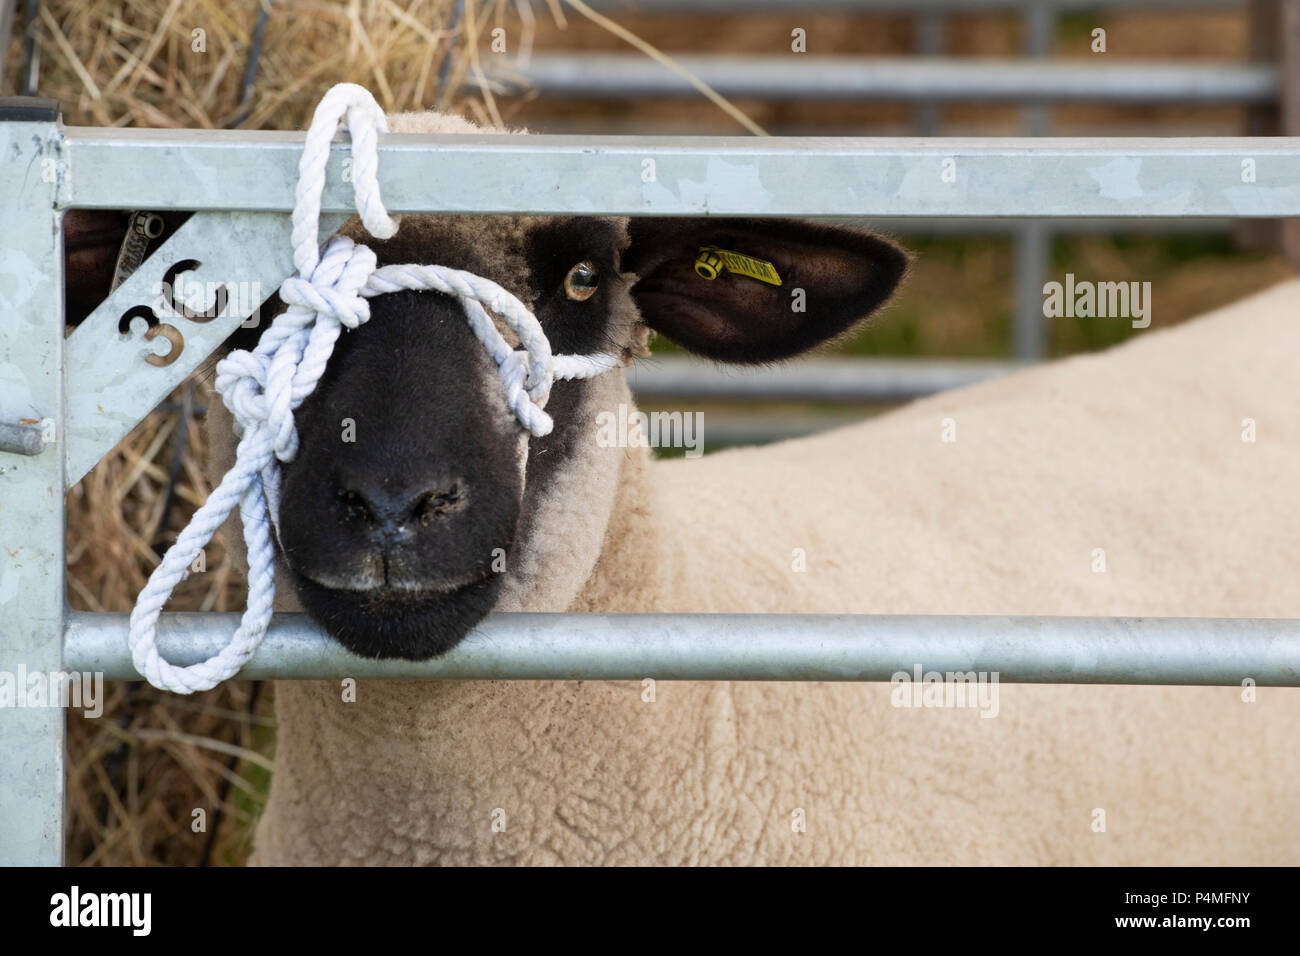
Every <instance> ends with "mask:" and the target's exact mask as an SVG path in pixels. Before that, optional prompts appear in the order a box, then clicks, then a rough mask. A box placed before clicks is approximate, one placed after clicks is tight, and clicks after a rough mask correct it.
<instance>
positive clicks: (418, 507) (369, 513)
mask: <svg viewBox="0 0 1300 956" xmlns="http://www.w3.org/2000/svg"><path fill="white" fill-rule="evenodd" d="M339 497H340V498H342V499H343V504H344V506H345V507H346V509H347V514H348V517H349V518H351V519H352V520H354V521H358V522H361V523H363V524H365V525H366V526H367V527H368V528H369V529H371V530H372V531H374V532H378V533H379V534H381V535H383V536H385V537H399V536H402V535H404V534H409V533H412V532H414V531H416V530H418V529H419V528H422V527H427V526H429V525H430V524H432V523H433V522H434V521H436V520H438V519H439V518H441V517H445V516H447V515H450V514H455V513H456V512H458V511H462V510H464V508H465V506H466V505H467V504H468V503H469V498H468V495H467V494H466V491H465V486H464V483H463V482H461V481H458V480H457V481H448V482H446V483H444V484H441V485H439V486H436V487H424V488H420V489H418V490H415V491H412V490H411V488H410V487H406V486H401V485H396V484H391V483H389V482H385V481H384V480H383V479H378V480H376V481H373V482H357V481H354V482H348V483H343V484H341V485H340V490H339Z"/></svg>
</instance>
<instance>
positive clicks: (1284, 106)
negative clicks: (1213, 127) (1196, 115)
mask: <svg viewBox="0 0 1300 956" xmlns="http://www.w3.org/2000/svg"><path fill="white" fill-rule="evenodd" d="M1279 19H1280V23H1281V29H1280V31H1279V32H1280V33H1281V35H1282V43H1281V59H1280V62H1279V63H1278V78H1279V84H1280V86H1281V91H1280V92H1281V100H1280V105H1281V109H1280V110H1279V114H1280V116H1281V126H1282V135H1283V136H1297V135H1300V0H1282V5H1281V11H1280V17H1279ZM1282 254H1283V255H1284V256H1285V257H1286V260H1287V261H1288V262H1290V263H1291V265H1292V267H1293V268H1300V220H1298V219H1286V220H1283V222H1282Z"/></svg>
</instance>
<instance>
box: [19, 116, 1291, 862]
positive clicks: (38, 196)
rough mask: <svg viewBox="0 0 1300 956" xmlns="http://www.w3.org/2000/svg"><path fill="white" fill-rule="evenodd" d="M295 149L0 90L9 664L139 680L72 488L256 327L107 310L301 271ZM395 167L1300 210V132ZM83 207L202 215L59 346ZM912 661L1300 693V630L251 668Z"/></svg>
mask: <svg viewBox="0 0 1300 956" xmlns="http://www.w3.org/2000/svg"><path fill="white" fill-rule="evenodd" d="M302 141H303V134H301V133H280V132H237V131H206V132H195V131H169V130H148V129H133V130H105V129H88V128H71V127H70V128H65V127H63V126H62V124H61V123H60V122H59V120H58V117H57V113H56V106H55V104H53V102H52V101H34V100H22V101H8V102H7V103H0V208H3V209H4V210H5V212H6V217H5V227H6V228H5V231H4V233H3V235H0V446H2V447H3V448H4V449H5V450H3V451H0V545H3V547H4V553H0V620H3V622H4V624H3V629H2V630H0V671H8V672H10V673H17V672H19V671H20V670H22V671H25V672H27V673H31V672H35V671H61V670H65V669H66V670H77V671H86V670H89V671H102V672H103V673H104V674H105V675H106V676H107V677H109V678H128V677H130V676H132V675H133V672H132V671H131V669H130V658H129V654H128V652H127V648H126V640H125V635H126V616H125V615H111V614H86V613H81V612H72V611H70V610H69V609H68V607H67V603H66V596H65V588H64V573H65V571H64V507H63V492H64V491H65V490H66V489H67V488H69V487H71V486H72V485H73V484H75V483H76V482H77V481H78V480H79V479H80V478H81V477H82V476H83V475H84V474H85V473H86V472H87V471H88V470H90V469H91V468H92V467H93V466H94V465H95V463H96V462H97V461H98V460H99V459H100V458H101V457H102V456H103V455H105V454H106V453H107V452H109V451H110V450H111V449H112V448H113V446H114V445H115V444H116V443H117V442H118V441H119V440H120V439H121V438H122V437H124V436H125V435H126V434H127V432H128V431H129V430H130V429H131V428H132V427H134V425H135V424H136V423H137V422H139V420H140V419H142V418H143V417H144V415H145V414H147V413H148V412H149V411H150V410H151V409H152V408H153V407H154V406H155V405H156V404H157V403H158V402H159V401H161V400H162V399H163V398H164V397H165V396H166V395H167V394H168V393H169V392H170V391H171V390H172V389H173V388H174V387H175V386H176V385H178V384H180V382H181V381H182V380H183V379H184V378H185V376H186V375H188V374H189V373H190V372H191V371H193V370H194V368H195V367H197V366H198V364H199V363H200V362H201V361H202V360H203V359H204V358H206V357H207V356H208V355H209V354H210V353H211V352H212V351H213V350H214V349H215V348H216V347H217V346H218V345H219V344H220V343H221V342H222V341H223V340H224V339H225V338H226V337H227V335H228V334H229V333H230V332H232V331H233V330H234V328H235V327H236V326H237V325H238V324H239V323H240V322H241V321H242V320H243V319H244V318H245V314H241V311H242V310H241V308H239V307H232V308H231V309H229V310H228V312H227V314H226V315H224V316H221V317H218V318H215V319H212V320H211V321H204V322H199V321H187V320H182V319H178V320H176V321H177V322H178V324H179V326H180V328H179V331H180V332H181V333H182V336H183V344H182V346H181V347H180V349H179V351H178V354H177V355H176V356H175V357H174V360H173V361H171V362H170V364H166V365H162V366H156V365H153V364H149V363H147V362H146V360H145V359H146V357H147V356H148V355H150V354H151V353H154V354H156V353H159V352H162V351H164V350H165V347H164V339H163V337H161V336H159V337H157V338H154V339H152V340H150V339H145V338H143V337H142V336H141V335H140V334H139V333H138V332H133V333H131V334H127V335H121V334H119V333H118V331H117V329H118V323H119V319H120V317H121V316H122V314H123V313H124V312H125V311H126V310H127V309H129V308H130V307H132V306H136V305H147V304H148V303H149V302H151V300H152V299H153V297H154V295H153V286H154V284H155V283H156V282H157V281H158V280H159V279H160V278H161V276H162V275H163V273H164V271H165V268H166V267H167V266H169V265H171V264H174V263H176V262H178V261H180V260H182V259H198V260H200V265H199V266H198V267H197V268H195V269H194V270H193V271H192V274H193V276H194V278H195V279H197V280H203V279H205V277H207V278H212V279H227V280H228V279H229V277H230V276H233V275H238V276H241V277H244V278H245V279H246V280H247V281H250V282H257V283H259V284H260V285H261V287H262V288H263V289H266V290H268V293H269V291H271V290H274V289H276V288H277V287H278V286H279V284H280V281H281V280H282V279H284V278H285V277H286V276H287V275H289V273H290V271H291V268H292V265H291V262H290V257H289V241H288V235H289V229H290V224H289V216H288V215H287V213H288V212H289V211H290V210H291V209H292V207H293V204H294V186H295V183H296V181H297V163H298V158H299V154H300V152H301V147H302ZM380 153H381V161H380V176H381V184H382V189H383V195H384V200H385V202H386V204H387V206H388V208H389V210H390V211H392V212H394V213H399V212H448V213H533V214H539V215H547V214H589V215H600V214H612V215H667V216H704V215H733V214H734V215H757V216H805V217H828V218H831V217H844V216H862V217H943V218H968V217H1111V218H1116V217H1120V218H1129V217H1173V218H1176V217H1189V216H1190V217H1229V218H1240V217H1297V216H1300V138H1282V137H1278V138H1217V139H1123V140H1116V141H1103V140H1089V139H935V138H930V139H878V138H871V139H868V138H845V139H826V138H808V139H804V138H798V139H782V138H774V139H752V138H748V137H727V138H686V137H659V138H642V137H585V136H584V137H577V136H526V137H517V136H504V135H491V136H451V137H447V136H412V135H403V136H396V135H395V136H389V137H386V138H385V140H384V141H383V142H382V143H381V145H380ZM347 156H348V147H347V146H346V144H342V143H340V144H337V145H336V146H335V148H334V151H333V155H332V156H331V159H330V164H329V167H328V170H327V179H326V182H327V185H326V189H325V193H324V197H323V200H322V210H323V212H324V213H325V214H326V215H325V216H324V217H323V222H322V225H323V228H324V229H325V230H332V229H335V228H337V227H338V225H340V224H341V223H342V222H343V220H344V218H345V216H346V215H347V214H348V213H349V212H350V210H351V208H352V197H351V187H350V186H349V185H348V184H347V182H346V181H345V176H344V167H343V163H344V160H345V159H346V158H347ZM1247 160H1250V161H1252V164H1253V169H1254V180H1253V181H1250V182H1247V181H1245V177H1243V175H1242V169H1243V163H1244V162H1245V161H1247ZM647 161H650V162H649V163H647ZM650 168H653V170H654V173H655V174H654V176H653V177H647V176H646V175H645V172H646V170H647V169H650ZM647 179H649V180H650V181H647ZM70 208H101V209H124V208H125V209H131V208H135V209H152V210H166V209H188V210H195V211H196V215H194V216H193V217H192V218H191V219H190V220H189V221H188V222H187V224H186V225H185V226H184V227H183V228H182V229H181V230H180V231H178V232H177V233H176V235H175V236H173V237H172V238H171V239H170V240H169V241H168V242H167V243H166V244H165V245H164V246H163V247H162V248H161V249H160V250H159V251H158V252H156V253H155V254H154V256H153V257H151V259H150V260H148V262H147V263H146V266H145V267H142V268H141V269H140V270H138V271H137V272H136V273H135V274H134V275H132V276H131V277H130V278H129V279H128V280H127V281H126V282H124V283H123V284H122V285H121V286H120V287H119V288H118V289H117V290H116V291H115V292H113V293H112V294H111V295H110V296H109V298H108V299H107V300H106V301H105V302H104V304H103V305H101V306H100V307H99V308H98V309H96V310H95V312H94V313H93V314H92V315H91V316H90V317H89V318H88V319H86V320H85V321H84V322H83V323H82V324H81V325H80V326H78V328H77V329H76V331H75V332H74V333H73V334H72V335H71V336H69V337H67V338H66V340H65V337H64V323H63V258H62V235H61V229H62V215H63V213H64V212H65V211H66V210H68V209H70ZM232 303H235V305H236V306H237V304H238V297H235V298H232ZM214 625H215V627H214ZM232 629H233V628H232V626H231V622H230V620H229V618H223V617H222V616H220V615H190V614H168V615H164V618H163V622H162V626H161V628H160V646H161V649H162V650H163V652H164V653H165V654H166V655H167V656H168V657H169V658H171V659H173V660H176V661H178V662H190V661H192V660H194V659H197V658H198V657H200V656H204V655H206V654H208V653H209V652H210V650H211V649H212V647H213V646H214V644H216V643H219V642H220V641H221V640H223V637H222V635H224V634H228V633H230V631H231V630H232ZM916 660H925V661H927V662H928V665H929V666H933V667H934V668H936V669H940V670H960V671H971V670H974V671H997V672H999V675H1000V679H1001V680H1003V681H1007V682H1014V681H1029V682H1038V683H1042V682H1063V683H1141V684H1173V683H1178V684H1223V685H1240V684H1241V683H1243V682H1244V681H1247V680H1249V681H1253V682H1254V683H1255V684H1257V685H1260V686H1264V685H1278V686H1300V621H1294V620H1249V619H1241V620H1206V619H1193V618H1171V619H1137V618H1041V617H1034V618H1029V617H961V616H853V615H564V614H551V615H537V614H515V615H506V614H502V615H495V616H493V617H492V618H490V619H489V621H488V622H487V623H486V624H485V625H484V626H483V627H482V628H480V629H479V631H478V632H477V633H476V634H475V635H474V636H472V637H471V638H470V639H468V640H467V641H466V642H465V643H464V644H462V645H461V646H459V647H458V648H456V649H455V650H453V651H452V652H451V653H449V654H447V655H446V656H445V657H442V658H439V659H438V660H436V661H430V662H424V663H419V664H411V663H405V662H393V661H365V660H362V659H361V658H356V657H353V656H351V655H350V654H348V653H347V652H346V651H344V650H343V649H342V648H341V647H339V646H338V645H336V644H335V643H334V642H332V641H330V640H328V638H326V637H325V636H324V635H323V634H322V633H321V632H320V631H318V630H317V629H316V628H315V627H314V626H313V625H311V624H310V622H308V621H306V620H305V619H303V618H301V617H300V616H296V615H280V616H277V618H276V620H275V622H274V623H273V625H272V628H271V631H270V633H269V635H268V638H267V640H266V642H265V643H264V644H263V646H262V648H261V650H260V651H259V652H258V654H257V655H256V656H255V657H254V658H253V659H252V661H251V662H250V663H249V665H248V667H247V668H245V670H244V671H243V672H242V675H241V676H245V677H250V678H251V677H258V678H269V677H281V678H309V677H312V678H326V677H330V678H333V677H343V676H350V677H380V678H383V677H398V676H400V677H404V678H457V679H467V678H556V679H558V678H642V677H645V676H647V675H652V676H655V677H659V678H661V679H742V680H818V681H822V680H850V681H867V680H888V679H889V676H890V675H891V674H892V673H894V672H896V671H897V670H900V669H903V670H905V669H907V668H908V667H910V666H911V665H910V663H908V662H912V661H916ZM0 721H3V732H2V733H0V863H45V864H57V863H59V862H60V861H61V859H62V842H63V835H62V825H63V735H64V714H63V712H62V710H61V709H59V708H57V707H45V708H30V709H9V708H6V709H3V710H0Z"/></svg>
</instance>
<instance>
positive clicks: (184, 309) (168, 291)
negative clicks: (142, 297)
mask: <svg viewBox="0 0 1300 956" xmlns="http://www.w3.org/2000/svg"><path fill="white" fill-rule="evenodd" d="M200 265H202V263H201V262H199V261H198V260H197V259H181V260H180V261H179V262H177V263H176V264H175V265H173V266H172V267H171V268H169V269H168V270H167V271H166V272H165V273H163V279H162V294H163V296H164V297H165V301H166V303H167V305H168V306H169V307H170V311H171V315H177V316H180V317H182V318H185V319H189V320H190V321H191V322H211V321H212V320H213V319H215V318H216V317H217V316H219V315H221V313H222V312H224V311H225V309H226V299H227V290H226V287H225V286H221V287H220V288H218V289H217V292H216V301H215V302H214V303H213V304H212V308H210V309H208V310H207V311H206V312H195V311H193V310H192V309H191V308H190V307H189V306H187V305H186V304H185V303H184V302H181V301H178V300H177V298H176V280H177V278H178V277H179V276H180V274H181V273H182V272H188V271H190V270H192V269H197V268H198V267H199V266H200ZM168 317H170V316H168ZM135 319H144V321H145V322H146V324H147V325H148V328H146V329H145V332H144V338H145V341H146V342H151V341H153V340H154V339H156V338H158V337H159V336H161V337H162V338H164V339H166V340H167V341H168V342H169V343H170V344H171V348H170V349H168V351H167V354H166V355H156V354H154V353H152V352H151V353H149V354H148V355H146V356H145V358H144V360H145V361H146V362H148V363H149V364H150V365H155V366H164V365H171V364H172V363H173V362H175V361H176V360H177V359H178V358H180V356H181V352H182V351H184V349H185V336H184V335H182V334H181V330H180V329H178V328H176V326H174V325H171V324H170V323H168V322H164V321H162V319H163V316H160V315H159V314H158V312H156V311H155V310H154V307H153V305H136V306H132V307H131V308H129V309H127V310H126V311H125V312H123V313H122V317H121V318H120V319H119V320H118V323H117V331H118V332H119V333H121V334H122V335H124V336H128V335H130V334H131V323H132V322H133V321H134V320H135Z"/></svg>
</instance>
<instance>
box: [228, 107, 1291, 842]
mask: <svg viewBox="0 0 1300 956" xmlns="http://www.w3.org/2000/svg"><path fill="white" fill-rule="evenodd" d="M417 125H418V124H417ZM394 128H395V129H406V130H408V131H410V130H411V128H412V127H411V126H409V125H404V124H401V123H395V124H394ZM418 128H426V127H418ZM462 129H463V127H462ZM1297 301H1300V282H1288V283H1284V284H1282V285H1279V286H1277V287H1275V288H1273V289H1270V290H1267V291H1265V292H1263V293H1260V294H1258V295H1255V296H1253V297H1251V298H1248V299H1246V300H1244V301H1241V302H1238V303H1236V304H1234V305H1231V306H1228V307H1226V308H1223V309H1219V310H1217V311H1215V312H1213V313H1211V314H1209V315H1206V316H1204V317H1202V318H1200V319H1198V320H1195V321H1192V322H1188V323H1185V324H1183V325H1181V326H1178V327H1175V328H1172V329H1169V330H1164V331H1146V332H1143V333H1141V334H1139V335H1138V336H1137V337H1136V338H1135V339H1134V340H1133V341H1131V342H1130V343H1129V344H1126V345H1123V346H1121V347H1118V348H1115V349H1111V350H1109V351H1106V352H1103V353H1099V354H1093V355H1087V356H1080V357H1075V358H1071V359H1068V360H1066V361H1062V362H1057V363H1053V364H1051V365H1046V366H1043V367H1039V368H1035V369H1032V370H1029V371H1025V372H1022V373H1019V374H1016V375H1013V376H1009V377H1007V378H1004V379H1000V380H997V381H993V382H988V383H984V384H981V385H977V386H974V387H971V388H966V389H962V390H958V391H953V392H947V393H944V394H941V395H937V396H933V397H930V398H927V399H924V400H922V401H918V402H915V403H913V404H911V405H908V406H906V407H904V408H902V409H899V410H897V411H894V412H892V413H889V414H886V415H882V416H879V417H877V418H873V419H871V420H869V421H866V422H863V423H861V424H858V425H855V426H852V427H849V428H844V429H839V430H836V431H832V432H827V433H824V434H821V435H817V436H814V437H811V438H806V439H802V440H798V441H792V442H786V443H783V444H779V445H773V446H768V447H764V448H755V449H741V450H734V451H726V452H722V453H719V454H715V455H707V456H705V457H703V458H700V459H695V460H691V459H678V460H666V461H657V460H653V459H652V458H651V457H650V456H649V454H648V452H647V450H646V449H643V448H632V449H615V450H613V451H611V452H609V453H611V454H617V455H618V456H620V460H619V462H618V466H617V469H616V471H615V472H614V474H615V475H616V479H615V480H609V479H607V478H606V477H605V474H604V472H602V473H601V475H600V477H599V478H596V477H593V479H592V482H593V487H591V488H587V487H584V485H583V481H582V479H581V475H579V476H577V477H574V478H572V479H571V480H570V481H569V482H568V483H566V484H564V485H562V486H561V487H560V488H558V489H557V490H556V494H558V495H561V496H562V497H563V499H564V502H566V504H565V507H566V508H567V509H568V510H567V513H568V514H569V515H570V516H571V517H572V519H573V521H572V525H571V533H572V535H573V537H572V540H571V542H570V546H569V547H568V548H567V554H568V556H567V557H557V558H555V559H554V560H553V561H548V562H546V563H543V564H540V565H535V566H532V567H530V568H528V573H529V574H531V575H533V576H534V577H542V578H544V576H545V575H546V574H548V573H549V574H552V575H554V580H555V581H556V582H563V586H561V585H560V584H558V583H557V584H556V586H555V587H554V588H552V589H550V590H549V591H548V589H547V588H546V587H545V586H540V587H539V586H528V587H523V586H518V587H515V588H505V589H503V592H502V593H503V597H502V599H501V602H500V603H499V605H498V608H497V609H498V610H532V611H562V610H568V611H575V612H696V613H698V612H719V613H730V612H790V613H809V612H827V613H830V612H835V613H874V614H1012V615H1124V616H1170V617H1180V616H1181V617H1257V618H1270V617H1281V618H1300V584H1298V583H1297V581H1300V544H1298V543H1297V542H1300V514H1298V511H1297V508H1296V507H1295V489H1296V488H1297V487H1300V416H1297V415H1296V396H1295V382H1296V369H1297V368H1298V367H1300V324H1298V323H1297V322H1296V321H1295V318H1294V315H1295V303H1296V302H1297ZM627 374H628V375H634V374H635V371H634V370H632V371H630V372H628V373H627ZM595 381H598V382H600V383H601V384H600V387H599V388H597V389H594V390H593V392H592V396H591V402H592V403H593V404H592V409H591V411H594V410H596V409H597V408H603V409H609V410H613V409H615V408H617V406H618V404H619V403H627V404H628V406H629V408H630V407H632V399H631V395H630V392H629V390H628V388H627V384H626V380H625V377H624V373H622V372H614V373H609V374H608V375H605V376H601V377H600V379H598V380H595ZM375 387H376V388H383V387H384V383H382V382H376V386H375ZM589 420H591V421H593V428H594V427H595V426H594V415H592V416H590V419H589ZM209 427H210V428H211V429H212V441H213V447H214V449H215V451H216V454H215V455H214V462H213V468H214V469H215V470H216V471H218V472H220V471H221V470H224V468H225V467H227V466H228V465H229V463H230V462H231V461H232V460H233V454H232V453H233V442H232V440H231V438H230V422H229V418H228V416H227V415H226V414H225V410H224V408H221V407H220V406H219V405H218V404H216V403H214V404H213V411H212V413H210V415H209ZM593 516H594V517H593ZM234 538H235V535H231V534H228V538H227V540H228V541H232V544H233V543H234V541H233V539H234ZM524 564H525V565H526V564H527V562H526V561H525V562H524ZM544 584H545V581H544V580H543V585H544ZM570 585H572V586H570ZM575 589H576V590H575ZM574 593H576V594H577V597H576V598H574V597H573V596H572V595H573V594H574ZM563 595H567V597H561V596H563ZM277 606H278V608H279V609H281V610H286V611H292V610H299V607H298V605H297V602H296V601H295V600H294V598H293V594H292V588H291V586H290V584H289V582H288V581H286V580H285V579H284V578H283V576H282V578H281V581H280V589H279V601H278V605H277ZM809 639H812V638H811V636H810V638H809ZM909 663H912V664H916V665H919V666H920V667H921V668H923V669H925V668H926V667H927V662H926V661H925V660H919V661H915V662H909ZM645 676H646V677H648V678H652V679H653V678H654V677H655V675H653V674H647V675H645ZM1249 676H1250V675H1248V674H1247V675H1243V678H1247V677H1249ZM894 690H895V688H893V687H891V686H890V685H888V684H878V683H872V684H826V683H820V684H819V683H726V682H717V683H705V682H678V683H673V682H659V683H657V684H656V685H655V686H654V693H653V694H652V695H651V694H648V693H647V691H646V685H644V684H643V683H642V682H641V681H626V682H625V681H554V682H501V681H455V682H450V681H448V682H439V681H429V682H382V681H362V682H360V683H359V686H358V687H357V691H356V700H355V702H349V703H345V702H344V701H343V699H342V697H343V695H342V693H341V688H340V686H339V684H338V683H337V682H330V681H278V682H277V683H276V689H275V698H276V714H277V723H278V727H277V743H276V758H275V761H276V764H275V772H274V775H273V779H272V786H271V795H270V800H269V803H268V805H267V807H266V810H265V812H264V814H263V816H262V819H261V821H260V823H259V825H258V829H257V834H256V840H255V842H256V853H255V862H258V863H263V864H512V863H513V864H602V865H608V864H637V863H654V864H759V863H762V864H826V863H843V864H918V863H924V864H1109V865H1115V864H1168V865H1189V864H1220V865H1245V864H1255V865H1259V864H1291V865H1295V864H1296V863H1300V813H1297V811H1298V810H1300V748H1297V747H1296V746H1295V730H1296V728H1297V727H1300V691H1297V690H1291V689H1274V688H1260V689H1251V688H1244V689H1243V688H1241V687H1224V688H1198V687H1108V686H1027V685H1009V684H1003V685H1000V686H999V687H998V693H999V700H998V708H997V715H996V716H995V717H992V718H986V717H983V716H981V711H980V710H979V709H976V708H970V707H965V708H962V707H898V706H894V702H895V701H894V694H893V693H892V692H893V691H894Z"/></svg>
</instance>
